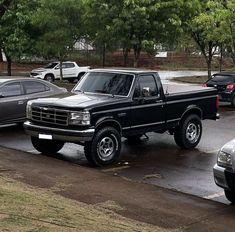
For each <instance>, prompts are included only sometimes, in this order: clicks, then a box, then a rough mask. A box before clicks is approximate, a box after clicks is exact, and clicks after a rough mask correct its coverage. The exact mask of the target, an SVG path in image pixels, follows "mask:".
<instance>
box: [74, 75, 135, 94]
mask: <svg viewBox="0 0 235 232" xmlns="http://www.w3.org/2000/svg"><path fill="white" fill-rule="evenodd" d="M133 78H134V76H133V75H130V74H120V73H106V72H91V73H88V74H86V75H85V76H84V77H83V78H82V80H81V81H80V82H79V83H78V85H77V86H76V87H75V89H74V91H75V92H89V93H101V94H111V95H119V96H127V95H128V93H129V91H130V88H131V84H132V82H133Z"/></svg>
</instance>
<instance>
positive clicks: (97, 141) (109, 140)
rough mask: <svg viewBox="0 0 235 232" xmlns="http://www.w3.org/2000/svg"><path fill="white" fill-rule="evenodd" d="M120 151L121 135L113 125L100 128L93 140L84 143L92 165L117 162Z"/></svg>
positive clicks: (85, 151) (88, 159) (87, 156)
mask: <svg viewBox="0 0 235 232" xmlns="http://www.w3.org/2000/svg"><path fill="white" fill-rule="evenodd" d="M120 151H121V136H120V133H119V132H118V131H117V130H116V129H115V128H113V127H104V128H102V129H100V130H98V131H97V132H96V133H95V135H94V137H93V140H92V141H91V142H86V143H85V145H84V153H85V156H86V158H87V161H88V162H89V163H90V164H91V165H92V166H106V165H110V164H113V163H115V162H117V161H118V160H119V156H120Z"/></svg>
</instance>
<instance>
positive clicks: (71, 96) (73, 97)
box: [31, 93, 125, 109]
mask: <svg viewBox="0 0 235 232" xmlns="http://www.w3.org/2000/svg"><path fill="white" fill-rule="evenodd" d="M124 99H125V98H123V97H112V96H109V95H93V94H83V93H79V94H75V93H65V94H62V95H59V96H56V97H50V98H40V99H37V100H33V101H31V103H32V104H33V105H39V106H47V107H48V106H49V107H59V108H66V109H68V108H76V109H85V108H86V109H89V108H92V107H93V106H95V107H99V106H104V105H105V106H107V105H110V104H114V103H117V102H120V101H124Z"/></svg>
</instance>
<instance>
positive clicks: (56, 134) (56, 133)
mask: <svg viewBox="0 0 235 232" xmlns="http://www.w3.org/2000/svg"><path fill="white" fill-rule="evenodd" d="M24 129H25V132H26V134H28V135H31V136H33V137H37V138H39V135H50V136H51V138H52V139H53V140H60V141H63V142H72V143H80V142H86V141H91V140H92V138H93V136H94V133H95V129H85V130H71V129H69V130H68V129H60V128H53V127H45V126H40V125H35V124H33V123H32V122H30V121H27V122H25V123H24Z"/></svg>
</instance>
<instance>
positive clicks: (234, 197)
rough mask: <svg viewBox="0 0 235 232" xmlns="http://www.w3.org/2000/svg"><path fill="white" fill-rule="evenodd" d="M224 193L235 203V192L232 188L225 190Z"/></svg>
mask: <svg viewBox="0 0 235 232" xmlns="http://www.w3.org/2000/svg"><path fill="white" fill-rule="evenodd" d="M224 194H225V196H226V198H227V199H228V200H229V201H230V202H231V203H232V204H235V192H232V191H230V190H226V189H225V190H224Z"/></svg>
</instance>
